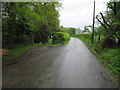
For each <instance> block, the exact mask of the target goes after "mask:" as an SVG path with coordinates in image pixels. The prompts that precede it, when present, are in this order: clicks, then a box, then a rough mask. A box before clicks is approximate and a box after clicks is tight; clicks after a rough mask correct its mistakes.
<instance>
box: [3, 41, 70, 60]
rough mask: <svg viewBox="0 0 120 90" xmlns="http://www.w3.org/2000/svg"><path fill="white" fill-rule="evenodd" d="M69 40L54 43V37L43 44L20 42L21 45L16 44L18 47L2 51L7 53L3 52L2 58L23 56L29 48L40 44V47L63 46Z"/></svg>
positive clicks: (9, 58) (10, 58)
mask: <svg viewBox="0 0 120 90" xmlns="http://www.w3.org/2000/svg"><path fill="white" fill-rule="evenodd" d="M68 42H69V41H65V42H64V43H63V44H61V43H58V44H54V45H52V39H49V40H48V42H46V43H42V44H34V45H24V44H20V45H16V47H15V48H13V49H3V50H2V51H3V52H5V53H3V55H2V59H3V61H10V60H13V59H15V58H17V57H19V56H21V55H22V54H23V53H25V52H27V51H28V50H30V49H32V48H34V47H36V46H40V47H46V46H61V45H65V44H67V43H68ZM2 51H1V52H2Z"/></svg>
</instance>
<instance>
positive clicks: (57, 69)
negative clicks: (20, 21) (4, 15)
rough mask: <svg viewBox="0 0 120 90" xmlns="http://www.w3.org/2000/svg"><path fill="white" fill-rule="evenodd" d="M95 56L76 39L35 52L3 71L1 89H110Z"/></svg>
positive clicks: (108, 81) (108, 82)
mask: <svg viewBox="0 0 120 90" xmlns="http://www.w3.org/2000/svg"><path fill="white" fill-rule="evenodd" d="M112 80H113V79H112V78H111V77H109V75H108V74H106V72H105V70H104V69H103V67H102V66H101V64H99V62H98V61H97V59H96V58H95V56H94V55H93V54H92V53H91V52H90V51H89V50H88V48H87V47H86V46H85V45H84V44H83V43H82V42H81V41H80V40H79V39H76V38H71V40H70V42H69V43H68V44H67V45H65V46H60V47H52V48H49V49H48V50H47V51H46V52H45V53H43V54H41V55H40V52H39V50H38V51H36V52H35V53H33V54H31V55H30V56H29V57H28V58H27V59H26V60H24V61H22V62H19V63H16V64H13V65H10V66H8V67H6V68H3V88H113V87H117V85H116V84H114V82H113V81H114V80H113V81H112Z"/></svg>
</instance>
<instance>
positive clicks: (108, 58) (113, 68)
mask: <svg viewBox="0 0 120 90" xmlns="http://www.w3.org/2000/svg"><path fill="white" fill-rule="evenodd" d="M72 37H75V38H78V39H80V40H82V41H83V42H84V44H86V46H87V47H88V48H89V49H90V51H91V52H92V53H93V54H94V55H95V56H96V57H97V58H98V60H99V61H100V62H101V63H102V64H103V66H104V67H105V68H106V70H108V71H109V72H110V73H111V74H112V75H113V76H114V77H115V78H116V79H117V80H118V75H120V72H119V71H120V67H119V65H118V62H120V59H119V57H120V49H118V48H117V49H113V48H102V44H103V40H101V41H99V42H98V41H94V44H92V43H91V34H81V35H74V36H72ZM118 60H119V61H118ZM118 81H119V82H120V80H118Z"/></svg>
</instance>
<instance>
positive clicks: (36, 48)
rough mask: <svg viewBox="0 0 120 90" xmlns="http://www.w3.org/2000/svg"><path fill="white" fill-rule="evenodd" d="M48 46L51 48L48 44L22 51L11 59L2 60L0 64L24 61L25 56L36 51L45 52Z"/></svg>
mask: <svg viewBox="0 0 120 90" xmlns="http://www.w3.org/2000/svg"><path fill="white" fill-rule="evenodd" d="M49 48H52V47H50V46H47V47H40V46H36V47H34V48H32V49H30V50H28V51H26V52H24V53H23V54H22V55H20V56H18V57H16V58H14V59H12V60H3V62H2V66H5V67H6V66H8V65H11V64H15V63H18V62H21V61H24V60H26V58H28V57H29V56H31V55H32V54H35V53H38V52H39V55H41V54H43V53H44V52H46V51H47V50H48V49H49Z"/></svg>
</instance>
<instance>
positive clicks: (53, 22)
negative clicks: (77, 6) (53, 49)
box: [2, 2, 61, 48]
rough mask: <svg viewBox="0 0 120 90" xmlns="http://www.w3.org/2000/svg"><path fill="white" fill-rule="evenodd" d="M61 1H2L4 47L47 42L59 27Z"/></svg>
mask: <svg viewBox="0 0 120 90" xmlns="http://www.w3.org/2000/svg"><path fill="white" fill-rule="evenodd" d="M60 6H61V4H60V3H59V2H46V3H45V2H2V21H3V22H2V32H3V48H4V47H5V48H12V47H14V45H16V44H22V43H24V44H33V43H39V42H43V43H44V42H47V40H48V38H49V36H50V35H51V34H52V33H53V32H55V31H57V30H58V28H59V19H58V17H59V8H60Z"/></svg>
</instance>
